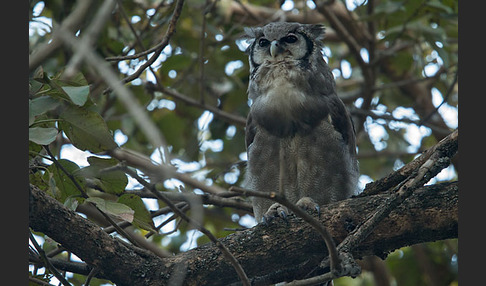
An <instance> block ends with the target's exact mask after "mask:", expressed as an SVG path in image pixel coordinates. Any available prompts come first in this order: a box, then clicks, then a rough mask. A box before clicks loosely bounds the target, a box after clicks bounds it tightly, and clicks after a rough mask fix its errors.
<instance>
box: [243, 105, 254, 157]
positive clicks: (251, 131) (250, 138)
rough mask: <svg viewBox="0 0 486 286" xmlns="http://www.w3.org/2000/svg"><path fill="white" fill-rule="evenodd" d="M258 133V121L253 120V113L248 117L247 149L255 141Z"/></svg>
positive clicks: (246, 130)
mask: <svg viewBox="0 0 486 286" xmlns="http://www.w3.org/2000/svg"><path fill="white" fill-rule="evenodd" d="M255 134H256V123H255V122H254V121H253V118H252V116H251V113H249V114H248V118H247V119H246V129H245V141H246V149H247V150H248V147H250V145H251V143H253V139H255Z"/></svg>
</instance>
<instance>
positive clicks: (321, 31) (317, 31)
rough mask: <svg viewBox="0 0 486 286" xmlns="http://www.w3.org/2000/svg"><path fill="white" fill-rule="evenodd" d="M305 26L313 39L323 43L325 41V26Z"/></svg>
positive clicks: (306, 31)
mask: <svg viewBox="0 0 486 286" xmlns="http://www.w3.org/2000/svg"><path fill="white" fill-rule="evenodd" d="M303 26H304V31H305V33H306V34H307V35H309V36H310V37H312V38H313V39H314V40H316V41H321V40H322V39H324V35H325V34H326V28H325V27H324V25H320V24H306V25H303Z"/></svg>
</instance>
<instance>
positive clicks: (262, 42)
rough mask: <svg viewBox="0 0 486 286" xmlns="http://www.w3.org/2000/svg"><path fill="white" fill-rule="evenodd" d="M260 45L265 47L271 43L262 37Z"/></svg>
mask: <svg viewBox="0 0 486 286" xmlns="http://www.w3.org/2000/svg"><path fill="white" fill-rule="evenodd" d="M258 45H259V46H260V47H262V48H263V47H266V46H268V45H270V41H269V40H267V39H264V38H262V39H260V40H259V41H258Z"/></svg>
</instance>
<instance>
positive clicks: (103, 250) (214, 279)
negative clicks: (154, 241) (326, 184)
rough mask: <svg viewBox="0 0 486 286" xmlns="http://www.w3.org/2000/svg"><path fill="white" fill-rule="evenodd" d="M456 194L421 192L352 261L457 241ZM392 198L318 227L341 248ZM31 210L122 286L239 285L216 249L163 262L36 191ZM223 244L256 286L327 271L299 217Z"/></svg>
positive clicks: (33, 221)
mask: <svg viewBox="0 0 486 286" xmlns="http://www.w3.org/2000/svg"><path fill="white" fill-rule="evenodd" d="M458 189H459V187H458V182H453V183H443V184H437V185H431V186H426V187H422V188H419V189H417V190H416V191H415V192H414V193H413V195H411V196H410V197H409V198H408V199H406V200H405V201H404V203H403V204H401V205H400V206H399V207H398V208H396V209H395V210H393V211H392V212H391V213H390V215H389V216H388V217H387V218H386V219H384V220H383V221H382V222H381V223H380V224H379V225H378V226H377V228H376V229H375V230H374V231H373V232H372V233H371V235H370V236H369V237H368V238H367V239H366V240H364V241H363V242H362V243H361V244H360V246H359V247H357V248H356V249H355V250H354V251H353V253H352V254H353V256H354V257H355V258H361V257H363V256H366V255H378V256H380V257H383V258H384V257H386V255H387V254H388V253H390V252H391V251H393V250H395V249H397V248H400V247H403V246H408V245H412V244H416V243H421V242H427V241H435V240H441V239H448V238H455V237H457V233H458ZM389 195H390V194H389V193H387V192H384V193H379V194H375V195H369V196H361V197H355V198H351V199H348V200H345V201H341V202H337V203H334V204H330V205H328V206H326V207H323V209H322V210H321V215H320V221H321V222H322V223H323V224H324V225H325V226H326V227H327V228H328V230H329V232H330V233H331V235H332V236H333V238H334V239H335V241H336V243H339V242H340V241H342V240H343V239H344V238H345V237H346V235H347V234H348V233H349V232H350V231H352V230H353V229H354V228H355V227H356V226H358V225H359V224H360V223H361V222H363V221H364V220H366V218H367V217H368V216H369V215H370V214H372V213H373V212H374V211H375V210H376V209H377V208H379V207H380V205H382V204H383V203H384V202H385V201H386V200H387V198H388V197H389ZM29 211H30V213H29V218H30V221H29V224H30V227H31V228H32V229H34V230H35V231H40V232H43V233H45V234H46V235H48V236H49V237H51V238H52V239H54V240H55V241H57V242H59V243H61V244H62V245H63V246H64V247H65V248H66V249H68V250H70V251H72V252H73V253H74V254H76V255H77V256H79V257H80V258H81V259H83V260H84V261H85V262H86V263H88V264H89V265H92V266H95V267H98V269H99V270H100V272H99V273H100V274H99V275H100V276H103V277H108V278H109V279H110V280H111V281H113V282H115V283H117V285H166V284H168V283H169V280H170V279H178V280H180V281H182V280H183V281H184V285H209V284H210V285H228V284H231V283H237V282H238V276H237V275H236V272H235V270H234V269H233V268H232V266H231V265H230V264H229V262H228V261H227V260H225V258H224V257H223V255H222V254H221V252H220V251H219V250H218V249H217V247H216V246H215V245H214V244H206V245H203V246H200V247H198V248H196V249H193V250H191V251H188V252H185V253H181V254H179V255H177V256H174V257H170V258H165V259H162V258H160V257H158V256H155V255H154V254H152V253H150V252H148V251H145V250H141V249H139V248H136V247H134V246H131V245H127V244H125V243H123V242H121V241H120V240H118V239H116V238H113V237H112V236H110V235H108V234H106V233H105V232H104V231H103V230H101V229H100V227H99V226H97V225H96V224H94V223H92V222H90V221H89V220H86V219H85V218H83V217H81V216H80V215H78V214H76V213H75V212H73V211H70V210H68V209H67V208H65V207H64V206H62V205H61V204H60V203H58V202H57V201H56V200H55V199H53V198H51V197H49V196H48V195H47V194H46V193H45V192H43V191H42V190H40V189H38V188H37V187H35V186H32V185H31V186H30V207H29ZM220 241H221V242H222V243H223V244H224V245H226V246H227V247H228V248H229V250H230V251H231V253H233V255H234V256H235V257H236V259H238V261H239V262H240V263H241V265H242V266H243V268H244V270H245V271H246V273H247V275H248V277H250V279H251V280H252V282H253V283H254V284H255V285H258V284H267V283H272V282H278V281H282V280H286V279H287V280H293V279H302V278H305V277H306V276H308V275H311V274H312V275H315V274H317V273H319V272H322V271H326V269H319V267H318V266H319V263H320V262H321V260H322V259H324V258H325V257H326V256H327V251H326V249H325V244H324V242H323V241H322V239H321V237H320V236H319V234H318V233H317V232H316V231H315V230H314V229H313V228H312V227H310V226H309V225H308V224H306V223H305V222H303V221H302V220H301V219H299V218H296V217H290V218H289V219H288V221H287V222H285V221H283V220H279V219H276V220H274V221H272V222H271V223H270V224H269V225H267V226H262V225H258V226H256V227H254V228H251V229H248V230H245V231H239V232H236V233H233V234H231V235H228V236H227V237H225V238H222V239H220ZM174 269H175V271H174Z"/></svg>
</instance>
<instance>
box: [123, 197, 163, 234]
mask: <svg viewBox="0 0 486 286" xmlns="http://www.w3.org/2000/svg"><path fill="white" fill-rule="evenodd" d="M118 202H119V203H122V204H125V205H127V206H129V207H130V208H131V209H133V210H134V211H135V216H134V219H133V224H134V225H135V226H137V227H140V228H143V229H145V230H149V231H150V230H155V225H154V222H153V221H152V217H151V216H150V213H149V211H148V210H147V208H146V207H145V204H144V203H143V201H142V199H141V198H140V197H139V196H137V195H134V194H124V195H122V196H121V197H120V198H119V199H118Z"/></svg>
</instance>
